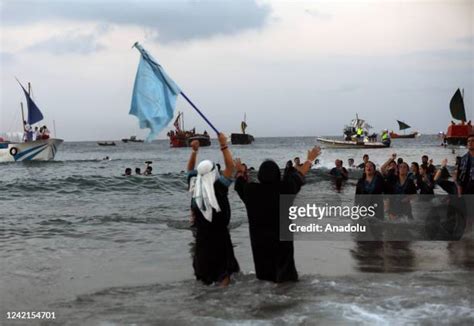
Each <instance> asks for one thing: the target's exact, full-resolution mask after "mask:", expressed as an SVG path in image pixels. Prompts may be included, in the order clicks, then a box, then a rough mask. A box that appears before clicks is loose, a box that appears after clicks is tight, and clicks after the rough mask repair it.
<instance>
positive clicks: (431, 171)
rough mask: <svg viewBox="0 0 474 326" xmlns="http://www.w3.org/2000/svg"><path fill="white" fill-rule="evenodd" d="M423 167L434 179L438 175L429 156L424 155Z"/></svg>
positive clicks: (422, 158)
mask: <svg viewBox="0 0 474 326" xmlns="http://www.w3.org/2000/svg"><path fill="white" fill-rule="evenodd" d="M421 165H423V166H424V167H425V169H426V171H427V172H428V174H429V175H430V176H431V178H433V177H434V175H435V174H436V167H435V166H434V165H433V160H430V159H429V157H428V155H423V156H422V157H421Z"/></svg>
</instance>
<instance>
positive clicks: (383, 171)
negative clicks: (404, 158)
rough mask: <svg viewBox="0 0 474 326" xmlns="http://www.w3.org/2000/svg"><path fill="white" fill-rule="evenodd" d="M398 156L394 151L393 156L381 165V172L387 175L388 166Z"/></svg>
mask: <svg viewBox="0 0 474 326" xmlns="http://www.w3.org/2000/svg"><path fill="white" fill-rule="evenodd" d="M396 158H397V154H395V153H393V154H392V157H390V158H389V159H388V160H387V161H386V162H385V163H384V164H382V166H381V167H380V172H382V174H383V175H387V166H388V165H389V164H390V163H392V162H393V161H395V159H396Z"/></svg>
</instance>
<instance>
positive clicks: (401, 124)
mask: <svg viewBox="0 0 474 326" xmlns="http://www.w3.org/2000/svg"><path fill="white" fill-rule="evenodd" d="M397 122H398V127H399V128H400V130H405V129H408V128H411V127H410V126H409V125H407V124H406V123H405V122H403V121H400V120H397Z"/></svg>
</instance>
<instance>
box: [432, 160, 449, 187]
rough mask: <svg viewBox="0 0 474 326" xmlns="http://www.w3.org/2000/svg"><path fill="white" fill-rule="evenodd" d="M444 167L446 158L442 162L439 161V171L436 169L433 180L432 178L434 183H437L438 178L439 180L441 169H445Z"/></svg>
mask: <svg viewBox="0 0 474 326" xmlns="http://www.w3.org/2000/svg"><path fill="white" fill-rule="evenodd" d="M446 165H448V159H447V158H445V159H443V160H442V161H441V169H438V170H437V171H436V174H435V176H434V178H433V180H434V181H435V182H436V181H438V180H439V178H441V172H442V171H443V169H444V168H445V167H446Z"/></svg>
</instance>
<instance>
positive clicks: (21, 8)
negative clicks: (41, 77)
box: [1, 0, 270, 42]
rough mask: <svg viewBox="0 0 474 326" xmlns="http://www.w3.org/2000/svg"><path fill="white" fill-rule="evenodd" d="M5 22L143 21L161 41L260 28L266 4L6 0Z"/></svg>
mask: <svg viewBox="0 0 474 326" xmlns="http://www.w3.org/2000/svg"><path fill="white" fill-rule="evenodd" d="M1 12H2V13H1V18H2V22H3V23H2V24H4V25H21V24H31V23H36V22H40V21H51V20H76V21H91V22H103V23H110V24H118V25H135V26H141V27H144V28H146V29H148V30H151V31H153V34H154V35H157V37H158V39H159V40H160V41H162V42H173V41H185V40H191V39H199V38H207V37H212V36H214V35H220V34H236V33H238V32H241V31H243V30H248V29H258V28H262V27H263V26H264V24H265V21H266V18H267V17H268V16H269V13H270V7H269V6H268V5H258V4H257V3H256V2H255V1H253V0H241V1H232V0H222V1H210V0H208V1H197V0H194V1H158V2H156V1H155V2H152V1H129V0H122V1H110V0H99V1H90V0H86V1H82V2H66V1H31V0H30V1H28V0H27V1H4V2H2V10H1Z"/></svg>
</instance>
